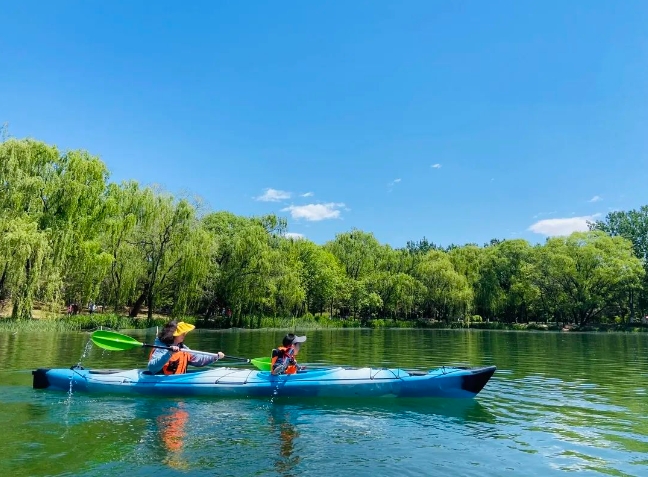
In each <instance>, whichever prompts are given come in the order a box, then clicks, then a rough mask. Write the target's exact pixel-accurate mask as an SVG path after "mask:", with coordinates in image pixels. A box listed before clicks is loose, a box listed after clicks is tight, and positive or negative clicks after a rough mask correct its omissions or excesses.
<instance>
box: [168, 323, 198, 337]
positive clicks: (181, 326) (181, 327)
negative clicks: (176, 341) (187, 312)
mask: <svg viewBox="0 0 648 477" xmlns="http://www.w3.org/2000/svg"><path fill="white" fill-rule="evenodd" d="M194 328H195V326H194V325H190V324H189V323H185V322H184V321H181V322H179V323H178V326H177V327H176V330H175V331H174V332H173V336H180V335H184V334H185V333H189V332H190V331H191V330H193V329H194Z"/></svg>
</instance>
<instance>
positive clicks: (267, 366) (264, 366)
mask: <svg viewBox="0 0 648 477" xmlns="http://www.w3.org/2000/svg"><path fill="white" fill-rule="evenodd" d="M250 362H251V363H252V364H253V365H254V366H256V367H257V368H258V369H260V370H261V371H270V370H271V369H272V358H269V357H264V358H254V359H251V360H250Z"/></svg>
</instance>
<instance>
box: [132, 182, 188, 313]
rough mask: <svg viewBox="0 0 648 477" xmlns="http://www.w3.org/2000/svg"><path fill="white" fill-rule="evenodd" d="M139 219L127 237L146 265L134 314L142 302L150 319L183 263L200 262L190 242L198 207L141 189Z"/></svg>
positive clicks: (167, 195) (140, 278) (160, 193)
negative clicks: (171, 279) (157, 303)
mask: <svg viewBox="0 0 648 477" xmlns="http://www.w3.org/2000/svg"><path fill="white" fill-rule="evenodd" d="M136 215H137V220H136V224H135V226H134V228H133V231H132V233H131V235H130V237H129V238H128V239H127V241H128V242H129V244H130V245H132V246H133V247H134V248H135V250H136V251H137V253H138V254H139V257H140V260H141V262H142V263H143V264H144V266H143V269H142V270H141V273H140V276H139V277H138V287H137V288H138V293H139V296H138V297H137V298H136V300H135V302H134V304H133V306H132V308H131V311H130V316H132V317H134V316H137V314H138V313H139V311H140V310H141V307H142V305H143V304H144V302H146V304H147V306H148V319H149V320H151V319H152V318H153V310H154V309H155V306H156V299H157V298H158V297H159V295H160V294H161V293H163V292H165V291H168V288H167V285H168V284H169V279H170V277H171V276H172V275H173V274H174V273H175V271H176V269H177V268H180V267H182V265H183V262H185V261H187V260H191V261H192V263H193V264H194V265H196V264H197V262H198V261H199V260H198V261H196V260H195V258H196V256H197V254H196V253H195V250H194V249H193V247H191V246H188V244H191V243H193V242H192V241H191V237H192V234H193V233H194V232H195V230H196V227H197V218H196V214H195V209H194V208H193V207H192V206H191V204H189V202H188V201H186V200H184V199H182V200H176V199H175V198H174V197H173V196H171V195H170V194H166V193H162V192H159V191H156V190H153V189H151V188H146V189H143V190H142V191H141V195H140V197H139V200H138V211H137V213H136Z"/></svg>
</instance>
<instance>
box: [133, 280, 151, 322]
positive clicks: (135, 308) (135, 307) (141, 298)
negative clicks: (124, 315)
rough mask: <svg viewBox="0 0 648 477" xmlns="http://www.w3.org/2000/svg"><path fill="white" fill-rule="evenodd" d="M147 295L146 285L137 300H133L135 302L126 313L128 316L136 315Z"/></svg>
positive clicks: (134, 316)
mask: <svg viewBox="0 0 648 477" xmlns="http://www.w3.org/2000/svg"><path fill="white" fill-rule="evenodd" d="M147 295H148V286H147V287H146V288H144V291H143V292H142V294H141V295H140V296H139V298H138V299H137V300H135V303H134V304H133V307H132V308H131V310H130V313H129V314H128V316H129V317H131V318H136V317H137V315H138V314H139V312H140V310H141V309H142V305H143V304H144V300H146V296H147Z"/></svg>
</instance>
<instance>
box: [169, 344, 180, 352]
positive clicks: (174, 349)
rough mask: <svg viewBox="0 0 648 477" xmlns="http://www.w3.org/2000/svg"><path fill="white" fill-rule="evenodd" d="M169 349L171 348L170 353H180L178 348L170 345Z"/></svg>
mask: <svg viewBox="0 0 648 477" xmlns="http://www.w3.org/2000/svg"><path fill="white" fill-rule="evenodd" d="M169 348H171V351H173V352H174V353H177V352H178V351H180V346H176V345H171V346H169Z"/></svg>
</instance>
